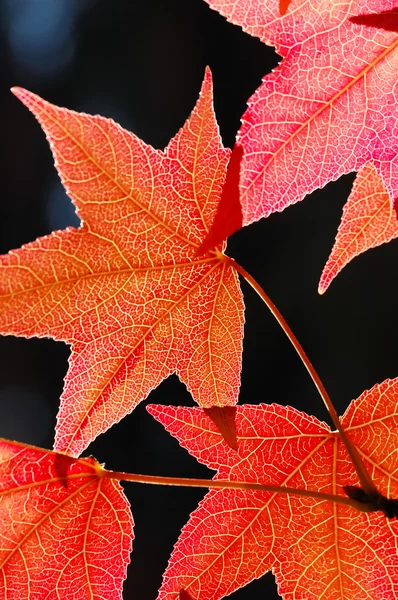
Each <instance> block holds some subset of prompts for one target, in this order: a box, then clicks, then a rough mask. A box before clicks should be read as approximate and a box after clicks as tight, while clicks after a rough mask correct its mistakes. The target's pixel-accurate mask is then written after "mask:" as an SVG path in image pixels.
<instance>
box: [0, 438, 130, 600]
mask: <svg viewBox="0 0 398 600" xmlns="http://www.w3.org/2000/svg"><path fill="white" fill-rule="evenodd" d="M103 473H106V472H104V471H103V469H102V467H101V466H100V465H99V464H98V463H97V462H96V461H95V460H94V459H92V458H85V459H79V460H75V459H73V458H70V457H68V456H66V455H63V454H56V453H54V452H50V451H48V450H43V449H41V448H35V447H33V446H28V445H25V444H20V443H17V442H10V441H8V440H0V546H1V550H0V573H1V577H0V596H1V598H7V600H20V599H21V598H34V599H35V600H41V599H43V600H55V599H58V598H62V599H64V600H76V598H79V600H85V599H87V600H93V599H96V600H100V599H101V600H115V599H116V598H120V599H121V597H122V585H123V580H124V579H125V577H126V569H127V565H128V563H129V555H130V552H131V542H132V539H133V521H132V516H131V511H130V507H129V503H128V501H127V499H126V497H125V495H124V493H123V489H122V487H121V486H120V484H119V483H118V482H116V481H114V480H112V479H108V478H106V477H103Z"/></svg>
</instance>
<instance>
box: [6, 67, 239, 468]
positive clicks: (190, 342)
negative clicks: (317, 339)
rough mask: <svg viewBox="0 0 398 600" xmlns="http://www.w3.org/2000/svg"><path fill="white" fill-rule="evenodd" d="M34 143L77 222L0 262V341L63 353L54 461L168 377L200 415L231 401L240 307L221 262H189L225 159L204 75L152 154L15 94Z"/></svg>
mask: <svg viewBox="0 0 398 600" xmlns="http://www.w3.org/2000/svg"><path fill="white" fill-rule="evenodd" d="M14 93H15V94H16V95H17V96H18V97H19V99H20V100H21V101H22V102H23V103H24V104H25V105H26V106H28V107H29V109H30V110H31V111H32V112H33V113H34V114H35V116H36V117H37V119H38V120H39V122H40V123H41V125H42V127H43V129H44V130H45V132H46V134H47V137H48V139H49V142H50V144H51V148H52V151H53V154H54V157H55V161H56V166H57V169H58V172H59V173H60V175H61V178H62V181H63V183H64V185H65V188H66V190H67V192H68V194H69V195H70V197H71V198H72V199H73V202H74V204H75V205H76V208H77V211H78V214H79V216H80V217H81V219H82V222H83V224H82V227H81V228H80V229H71V228H68V229H67V230H65V231H57V232H55V233H53V234H52V235H50V236H48V237H44V238H41V239H38V240H37V241H36V242H33V243H31V244H28V245H26V246H24V247H23V248H21V249H20V250H16V251H12V252H10V253H9V254H8V255H6V256H3V257H1V259H0V331H1V333H5V334H14V335H19V336H25V337H30V336H33V335H36V336H51V337H52V338H54V339H56V340H63V341H66V342H68V343H70V344H71V349H72V353H71V357H70V366H69V371H68V374H67V376H66V380H65V387H64V392H63V396H62V401H61V407H60V411H59V414H58V423H57V435H56V441H55V449H57V450H63V451H67V452H68V453H69V454H72V455H75V456H76V455H78V454H79V453H80V452H82V450H83V449H84V448H85V447H86V446H87V445H88V444H89V443H90V441H92V440H93V439H94V438H95V437H96V435H98V434H99V433H101V432H103V431H105V430H106V429H107V428H108V427H110V426H111V425H112V424H113V423H115V422H117V421H118V420H120V419H121V418H122V417H123V416H124V415H126V414H127V413H128V412H130V411H131V410H132V409H133V408H134V406H135V405H136V404H137V403H138V402H139V401H140V400H142V399H143V398H145V397H146V396H147V395H148V393H149V392H150V390H151V389H153V388H154V387H155V386H157V385H158V384H159V383H160V382H161V381H162V379H164V378H165V377H167V376H168V375H170V374H171V373H173V372H174V371H176V372H177V373H178V375H179V376H180V378H181V380H182V381H184V382H185V383H186V385H187V387H188V389H189V390H190V391H191V392H192V395H193V397H194V399H195V400H196V401H197V402H198V403H199V404H200V405H202V406H204V407H210V406H213V405H218V406H223V405H233V404H234V403H236V401H237V396H238V391H239V384H240V369H241V351H242V335H243V300H242V295H241V292H240V289H239V284H238V281H237V276H236V274H235V272H234V271H233V270H232V269H231V267H230V266H228V264H227V263H226V262H225V261H224V260H223V256H222V254H221V253H220V251H219V250H217V251H215V252H210V253H207V254H205V255H204V256H200V257H198V256H197V250H198V248H199V247H200V245H201V243H202V241H203V239H204V238H205V236H206V234H207V232H208V230H209V227H210V225H211V223H212V221H213V218H214V213H215V211H216V207H217V204H218V201H219V197H220V194H221V190H222V186H223V182H224V177H225V170H226V165H227V162H228V157H229V150H227V149H225V148H223V146H222V143H221V139H220V135H219V131H218V127H217V123H216V120H215V116H214V112H213V105H212V84H211V74H210V72H209V71H207V73H206V76H205V81H204V84H203V88H202V92H201V96H200V99H199V101H198V104H197V106H196V108H195V110H194V111H193V113H192V115H191V117H190V118H189V119H188V121H187V122H186V124H185V125H184V127H183V128H182V129H181V130H180V131H179V133H178V134H177V135H176V136H175V138H173V139H172V140H171V142H170V144H169V145H168V146H167V148H166V149H165V151H164V152H161V151H158V150H155V149H154V148H152V147H151V146H148V145H146V144H144V143H143V142H142V141H141V140H139V139H138V138H136V137H135V136H134V135H133V134H131V133H129V132H127V131H125V130H123V129H122V128H121V127H120V126H119V125H117V124H115V123H114V122H113V121H112V120H110V119H105V118H102V117H99V116H95V117H93V116H89V115H86V114H78V113H75V112H73V111H69V110H66V109H64V108H58V107H56V106H53V105H51V104H49V103H48V102H45V101H44V100H41V99H40V98H39V97H37V96H35V95H34V94H32V93H30V92H26V91H24V90H22V89H19V88H18V89H16V90H14Z"/></svg>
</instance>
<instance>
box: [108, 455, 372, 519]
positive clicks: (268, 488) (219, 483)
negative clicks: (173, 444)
mask: <svg viewBox="0 0 398 600" xmlns="http://www.w3.org/2000/svg"><path fill="white" fill-rule="evenodd" d="M99 469H101V471H100V472H99V475H100V476H101V477H106V478H107V479H117V480H118V481H129V482H132V483H146V484H151V485H170V486H178V487H191V488H192V487H195V488H209V489H210V488H217V489H233V490H253V491H256V492H273V493H276V494H288V495H291V494H294V495H295V496H306V497H307V498H319V499H320V500H328V501H329V502H336V503H338V504H345V505H346V506H351V507H352V508H355V509H357V510H359V511H361V512H373V511H374V507H373V506H372V505H370V504H363V503H361V502H357V501H356V500H353V499H352V498H348V497H346V496H337V495H334V494H324V493H323V492H316V491H312V490H305V489H300V488H291V487H285V486H277V485H263V484H261V483H249V482H247V481H224V480H221V479H216V480H214V479H191V478H186V477H162V476H159V475H137V474H135V473H124V472H123V471H107V470H106V469H103V468H102V467H100V466H99V467H98V470H99Z"/></svg>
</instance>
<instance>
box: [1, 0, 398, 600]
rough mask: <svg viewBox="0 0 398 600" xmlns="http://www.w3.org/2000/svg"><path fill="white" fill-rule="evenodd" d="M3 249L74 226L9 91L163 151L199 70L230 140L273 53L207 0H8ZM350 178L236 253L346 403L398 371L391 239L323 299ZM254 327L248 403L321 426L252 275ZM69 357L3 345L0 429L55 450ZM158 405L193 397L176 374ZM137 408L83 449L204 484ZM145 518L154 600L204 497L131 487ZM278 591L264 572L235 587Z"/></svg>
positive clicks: (263, 228)
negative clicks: (119, 128) (109, 124)
mask: <svg viewBox="0 0 398 600" xmlns="http://www.w3.org/2000/svg"><path fill="white" fill-rule="evenodd" d="M0 28H1V39H0V60H1V71H0V83H1V88H0V118H1V132H2V148H3V152H2V158H1V163H0V173H1V176H0V189H1V203H0V227H1V237H0V251H1V252H3V253H5V252H7V251H8V250H10V249H12V248H16V247H19V246H20V245H21V244H23V243H26V242H29V241H31V240H34V239H35V238H36V237H38V236H41V235H44V234H47V233H49V232H50V231H52V230H54V229H62V228H64V227H66V226H67V225H78V220H77V217H76V215H75V213H74V211H73V207H72V205H71V203H70V201H69V199H68V198H67V196H66V195H65V192H64V191H63V188H62V186H61V183H60V181H59V179H58V177H57V174H56V171H55V169H54V167H53V162H52V157H51V154H50V151H49V148H48V145H47V142H46V140H45V137H44V135H43V133H42V132H41V130H40V128H39V126H38V125H37V123H36V121H35V120H34V118H33V117H32V116H31V114H30V113H29V112H28V111H27V110H26V109H25V108H24V107H23V106H22V104H20V103H19V102H18V100H17V99H16V98H14V97H13V96H12V95H11V93H10V92H9V88H10V87H11V86H13V85H20V86H23V87H26V88H28V89H30V90H32V91H34V92H36V93H38V94H39V95H41V96H43V97H44V98H45V99H47V100H49V101H51V102H54V103H56V104H60V105H63V106H66V107H68V108H73V109H75V110H81V111H86V112H89V113H100V114H102V115H105V116H107V117H113V118H114V119H115V120H116V121H118V122H120V123H121V125H123V126H124V127H126V128H127V129H130V130H132V131H134V132H135V133H136V134H137V135H138V136H140V137H141V138H143V139H144V140H145V142H147V143H150V144H152V145H153V146H155V147H157V148H163V147H164V146H165V145H166V144H167V143H168V141H169V139H170V137H172V136H173V135H174V134H175V133H176V131H177V130H178V129H179V128H180V127H181V126H182V124H183V122H184V121H185V119H186V118H187V116H188V115H189V113H190V111H191V110H192V108H193V106H194V104H195V102H196V99H197V97H198V93H199V89H200V85H201V81H202V78H203V72H204V68H205V66H206V65H210V67H211V69H212V71H213V75H214V87H215V106H216V112H217V117H218V121H219V124H220V127H221V133H222V136H223V140H224V143H225V145H228V146H232V144H233V141H234V137H235V134H236V131H237V129H238V127H239V119H240V116H241V114H242V113H243V112H244V110H245V103H246V100H247V99H248V97H249V96H250V95H251V94H252V93H253V92H254V90H255V89H256V87H258V85H259V84H260V81H261V77H262V76H263V75H264V74H266V73H268V72H269V71H270V70H271V69H272V68H274V67H275V66H276V65H277V63H278V56H277V55H276V54H275V52H274V51H273V50H272V49H271V48H267V47H266V46H264V45H263V44H261V43H260V42H259V41H258V40H257V39H254V38H251V37H250V36H248V35H246V34H245V33H243V32H242V31H241V30H240V29H239V28H238V27H235V26H233V25H231V24H228V23H227V22H226V21H225V20H224V19H223V18H222V17H221V16H219V15H218V14H216V13H215V12H212V11H211V10H210V9H209V8H208V6H207V4H205V2H204V1H203V0H167V2H164V0H145V2H136V1H134V0H133V1H131V0H0ZM352 181H353V175H347V176H346V177H344V178H342V179H340V180H339V181H337V182H335V183H331V184H329V185H328V186H327V187H326V188H325V189H324V190H322V191H318V192H316V193H314V194H312V195H311V196H310V197H308V198H306V199H305V201H304V202H302V203H299V204H297V205H295V206H293V207H291V208H289V209H288V210H287V211H285V212H284V213H282V214H276V215H273V216H271V217H270V218H269V219H267V220H263V221H261V222H259V223H256V224H254V225H252V226H250V227H249V228H246V229H244V230H242V231H240V232H238V233H237V234H235V235H234V236H233V238H232V239H231V240H230V242H229V244H228V253H229V254H230V255H231V256H233V257H234V258H236V259H237V260H238V262H240V263H241V264H242V265H243V266H244V267H245V268H246V269H248V270H249V272H250V273H251V274H252V275H253V276H254V277H255V278H256V279H257V280H258V281H259V282H260V284H261V285H263V286H264V288H265V289H266V291H267V292H268V293H269V295H270V296H271V298H272V299H273V300H274V302H275V303H276V304H277V306H278V307H279V309H280V310H281V312H282V313H283V315H284V316H285V318H286V319H287V321H288V322H289V324H290V326H291V327H292V329H293V330H294V332H295V333H296V335H297V337H298V338H299V340H300V341H301V343H302V345H303V346H304V348H305V350H306V351H307V353H308V354H309V356H310V358H311V359H312V361H313V363H314V365H315V367H316V368H317V370H318V372H319V374H320V376H321V378H322V379H323V382H324V384H325V386H326V388H327V389H328V391H329V393H330V395H331V397H332V398H333V401H334V403H335V405H336V408H337V410H338V411H339V412H340V413H342V412H343V411H344V410H345V408H346V407H347V405H348V403H349V401H350V400H351V399H352V398H354V397H356V396H358V395H359V394H360V393H361V392H362V391H363V390H364V389H366V388H369V387H371V386H372V385H373V384H375V383H377V382H381V381H383V380H384V379H385V378H387V377H394V376H397V375H398V366H397V364H396V363H397V360H396V356H395V354H396V353H395V351H394V346H395V344H394V340H395V335H396V332H397V331H398V327H397V325H398V323H397V310H396V294H395V290H396V284H395V261H396V256H397V253H398V243H397V242H392V243H390V244H388V245H386V246H383V247H381V248H379V249H377V250H373V251H371V252H368V253H366V254H364V255H363V256H361V257H359V258H358V259H356V260H355V261H354V263H353V264H351V265H349V266H348V267H347V268H346V269H345V270H344V271H343V272H342V273H341V274H340V275H339V276H338V278H337V280H336V281H335V282H334V283H333V284H332V286H331V288H330V289H329V290H328V291H327V292H326V294H325V296H323V297H320V296H318V294H317V284H318V280H319V276H320V273H321V271H322V267H323V265H324V264H325V262H326V259H327V257H328V254H329V252H330V250H331V247H332V245H333V242H334V236H335V233H336V230H337V226H338V223H339V220H340V215H341V209H342V206H343V204H344V202H345V200H346V198H347V196H348V194H349V191H350V186H351V184H352ZM242 287H243V291H244V294H245V301H246V307H247V312H246V319H247V323H246V328H245V340H244V357H243V373H242V389H241V396H240V402H241V403H243V402H245V403H254V404H257V403H260V402H265V403H271V402H278V403H282V404H291V405H294V406H295V407H296V408H298V409H301V410H304V411H307V412H309V413H312V414H314V415H316V416H317V417H318V418H320V419H322V420H326V421H328V417H327V414H326V411H325V409H324V407H323V405H322V402H321V400H320V399H319V397H318V396H317V393H316V391H315V388H314V386H313V384H312V383H311V380H310V379H309V377H308V375H307V373H306V371H305V370H304V368H303V366H302V365H301V364H300V362H299V359H298V357H297V356H296V354H295V352H294V350H293V349H292V348H291V347H290V346H289V343H288V341H287V340H286V338H285V336H284V334H283V333H282V332H281V330H280V329H279V328H278V326H277V324H276V323H275V322H274V320H273V318H272V317H271V316H270V315H269V314H268V313H267V311H266V309H265V308H264V306H263V305H262V303H261V301H260V300H259V299H258V298H257V297H256V296H255V294H254V292H252V291H251V290H250V289H248V287H247V285H245V284H244V283H243V285H242ZM68 354H69V350H68V347H67V346H66V345H64V344H62V343H56V342H54V341H52V340H36V339H31V340H24V339H16V338H11V337H5V338H2V339H0V435H1V436H3V437H7V438H11V439H17V440H20V441H23V442H28V443H30V444H35V445H38V446H44V447H48V448H51V446H52V442H53V428H54V425H55V416H56V413H57V409H58V403H59V396H60V394H61V392H62V380H63V376H64V375H65V372H66V369H67V359H68ZM149 402H159V403H163V404H175V405H179V404H184V405H192V400H191V398H190V396H189V394H188V392H187V391H186V389H185V387H184V385H182V384H181V383H180V382H179V381H178V380H177V378H176V377H174V376H173V377H171V378H169V379H168V380H167V381H165V382H164V383H163V384H162V385H161V386H159V388H158V389H156V390H155V391H154V392H152V393H151V395H150V397H149ZM145 404H146V403H141V405H140V406H139V407H138V408H137V409H136V410H135V411H134V412H133V413H132V414H131V415H130V416H129V417H127V418H125V419H124V420H123V421H122V422H121V423H119V424H118V425H116V426H114V427H113V428H112V429H111V430H110V431H108V432H107V433H106V434H104V435H101V436H100V437H99V438H98V439H97V440H96V441H95V443H93V444H92V446H91V447H90V448H89V451H88V452H89V453H92V454H93V455H95V456H96V458H97V459H98V460H99V461H101V462H106V465H107V467H109V468H111V469H115V470H125V471H131V472H138V473H140V472H142V473H151V474H159V475H176V476H177V475H179V476H184V477H200V476H202V477H209V476H211V473H210V471H208V470H207V469H206V468H205V467H203V466H200V465H198V464H197V463H196V461H195V460H194V459H193V458H191V457H190V456H189V455H188V454H187V453H186V452H185V451H184V450H182V449H181V448H179V446H178V444H177V442H176V441H175V440H173V439H171V438H170V436H169V435H168V434H167V433H166V432H165V431H164V430H163V429H162V427H161V426H160V425H159V424H157V423H156V422H155V421H154V420H153V419H152V418H151V417H150V416H149V415H148V414H147V413H146V410H145ZM126 493H127V495H128V497H129V500H130V502H131V504H132V509H133V514H134V518H135V521H136V527H135V535H136V539H135V542H134V552H133V555H132V563H131V566H130V569H129V574H128V579H127V582H126V584H125V592H124V598H125V600H129V599H132V598H134V599H135V600H154V599H155V598H156V591H157V589H158V587H159V586H160V582H161V576H162V573H163V571H164V568H165V567H166V564H167V560H168V557H169V555H170V552H171V550H172V547H173V543H174V542H175V540H176V538H177V536H178V533H179V530H180V529H181V527H182V526H183V524H184V523H185V522H186V520H187V518H188V515H189V513H190V512H191V511H192V510H193V509H194V508H195V506H196V504H197V502H198V500H199V499H200V498H201V497H202V496H203V492H201V491H198V490H187V489H178V488H155V487H149V486H148V487H147V486H139V485H131V484H130V485H126ZM232 597H233V598H234V600H245V599H248V598H251V599H254V598H265V597H266V598H268V599H271V600H272V598H277V597H278V596H277V593H276V586H275V583H274V580H273V577H272V575H271V574H268V575H266V576H265V577H263V578H261V579H260V580H257V581H255V582H253V583H252V584H250V585H249V586H247V587H246V588H245V589H242V590H239V591H238V592H236V593H235V594H233V595H232V596H231V598H232Z"/></svg>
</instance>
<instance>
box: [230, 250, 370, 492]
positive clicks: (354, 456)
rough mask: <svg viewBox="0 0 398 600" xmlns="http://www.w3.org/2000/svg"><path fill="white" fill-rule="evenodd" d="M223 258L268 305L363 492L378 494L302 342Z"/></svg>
mask: <svg viewBox="0 0 398 600" xmlns="http://www.w3.org/2000/svg"><path fill="white" fill-rule="evenodd" d="M220 254H221V253H220ZM223 256H224V257H225V258H224V260H226V261H227V262H228V263H229V264H230V265H231V267H233V268H234V269H235V270H236V271H237V272H238V273H239V274H240V275H241V276H242V277H243V278H244V279H245V280H246V281H247V283H248V284H249V285H250V286H251V287H252V288H253V289H254V290H255V292H257V294H258V295H259V296H260V298H261V299H262V301H263V302H264V303H265V304H266V306H267V307H268V309H269V310H270V312H271V313H272V315H273V316H274V317H275V319H276V320H277V321H278V323H279V325H280V326H281V328H282V329H283V331H284V332H285V334H286V336H287V337H288V339H289V341H290V343H291V344H292V346H293V348H294V349H295V350H296V352H297V354H298V355H299V357H300V359H301V361H302V363H303V364H304V366H305V368H306V369H307V371H308V373H309V374H310V376H311V378H312V381H313V382H314V384H315V386H316V388H317V390H318V392H319V395H320V396H321V398H322V400H323V402H324V404H325V406H326V408H327V410H328V412H329V415H330V417H331V419H332V421H333V424H334V426H335V427H336V429H337V431H338V432H339V434H340V438H341V440H342V442H343V444H344V446H345V448H346V450H347V452H348V454H349V456H350V458H351V461H352V464H353V465H354V468H355V471H356V473H357V475H358V478H359V481H360V482H361V486H362V488H363V490H364V491H365V492H367V493H369V494H372V493H375V492H377V488H376V486H375V484H374V483H373V481H372V478H371V477H370V475H369V473H368V471H367V470H366V468H365V465H364V464H363V462H362V459H361V457H360V455H359V452H358V450H357V448H356V447H355V445H354V444H353V443H352V442H351V440H350V439H349V438H348V436H347V434H346V432H345V430H344V428H343V426H342V424H341V422H340V419H339V416H338V414H337V412H336V409H335V408H334V406H333V403H332V401H331V399H330V397H329V394H328V393H327V391H326V388H325V386H324V385H323V383H322V381H321V379H320V377H319V375H318V373H317V372H316V370H315V368H314V366H313V365H312V363H311V361H310V359H309V358H308V356H307V354H306V353H305V352H304V350H303V348H302V346H301V344H300V342H299V341H298V339H297V338H296V336H295V335H294V333H293V331H292V330H291V329H290V327H289V325H288V324H287V322H286V321H285V319H284V318H283V316H282V315H281V313H280V312H279V310H278V309H277V307H276V306H275V304H274V303H273V302H272V300H271V298H270V297H269V296H268V295H267V294H266V292H265V291H264V290H263V288H262V287H261V286H260V285H259V284H258V283H257V281H256V280H255V279H254V278H253V277H252V276H251V275H250V274H249V273H248V272H247V271H246V269H244V268H243V267H241V266H240V264H239V263H237V262H236V261H235V260H234V259H233V258H230V257H229V256H226V255H223Z"/></svg>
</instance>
